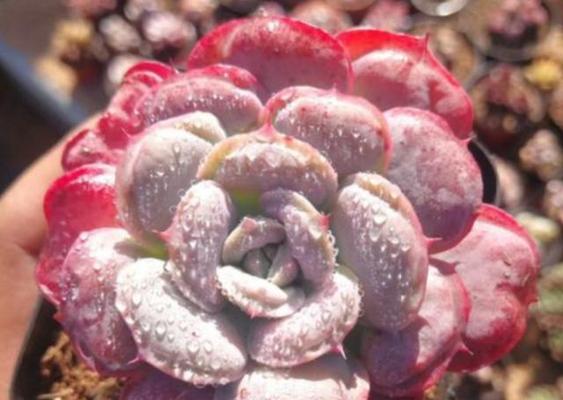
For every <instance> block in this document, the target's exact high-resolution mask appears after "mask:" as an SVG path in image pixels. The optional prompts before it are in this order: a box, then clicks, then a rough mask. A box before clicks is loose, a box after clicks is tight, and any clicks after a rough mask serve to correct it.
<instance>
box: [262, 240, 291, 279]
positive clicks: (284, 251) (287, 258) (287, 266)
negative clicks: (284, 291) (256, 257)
mask: <svg viewBox="0 0 563 400" xmlns="http://www.w3.org/2000/svg"><path fill="white" fill-rule="evenodd" d="M298 274H299V264H297V261H296V260H295V259H294V258H293V256H292V255H291V250H290V248H289V245H288V244H287V242H284V243H282V244H281V245H280V246H278V249H277V252H276V254H275V256H274V259H273V260H272V264H271V266H270V270H269V271H268V277H267V279H268V280H269V281H270V282H272V283H273V284H274V285H278V286H280V287H283V286H286V285H289V284H290V283H291V282H293V281H294V280H295V279H296V278H297V275H298Z"/></svg>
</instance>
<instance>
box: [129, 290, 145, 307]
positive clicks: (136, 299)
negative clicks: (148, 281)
mask: <svg viewBox="0 0 563 400" xmlns="http://www.w3.org/2000/svg"><path fill="white" fill-rule="evenodd" d="M141 301H142V298H141V293H139V292H135V293H133V295H132V296H131V303H133V307H139V306H140V305H141Z"/></svg>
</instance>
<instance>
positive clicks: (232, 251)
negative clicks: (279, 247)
mask: <svg viewBox="0 0 563 400" xmlns="http://www.w3.org/2000/svg"><path fill="white" fill-rule="evenodd" d="M284 239H285V229H284V227H283V225H282V224H280V223H279V222H278V221H276V220H274V219H271V218H264V217H248V216H247V217H244V218H243V219H242V221H241V222H240V223H239V224H238V226H237V227H236V228H235V229H233V231H232V232H231V233H230V234H229V236H228V237H227V239H226V240H225V244H224V246H223V256H222V259H223V264H239V263H240V262H241V261H242V259H243V258H244V256H245V255H246V254H247V253H248V252H249V251H251V250H256V249H260V248H262V247H264V246H266V245H267V244H270V243H271V244H275V243H280V242H281V241H283V240H284Z"/></svg>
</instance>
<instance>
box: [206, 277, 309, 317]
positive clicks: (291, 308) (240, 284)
mask: <svg viewBox="0 0 563 400" xmlns="http://www.w3.org/2000/svg"><path fill="white" fill-rule="evenodd" d="M217 284H218V285H219V287H220V288H221V292H222V293H223V296H225V298H226V299H228V300H229V302H230V303H232V304H234V305H236V306H237V307H239V308H240V309H241V310H243V311H244V312H245V313H246V314H248V315H249V316H250V317H251V318H255V317H261V318H283V317H287V316H288V315H291V314H293V313H294V312H295V311H297V310H299V308H301V306H302V305H303V303H305V293H304V292H303V289H301V288H295V287H289V288H284V289H280V288H279V287H278V286H276V285H274V284H273V283H271V282H269V281H267V280H266V279H262V278H259V277H256V276H253V275H250V274H247V273H246V272H243V271H241V270H240V269H238V268H235V267H231V266H226V267H222V268H219V269H218V270H217Z"/></svg>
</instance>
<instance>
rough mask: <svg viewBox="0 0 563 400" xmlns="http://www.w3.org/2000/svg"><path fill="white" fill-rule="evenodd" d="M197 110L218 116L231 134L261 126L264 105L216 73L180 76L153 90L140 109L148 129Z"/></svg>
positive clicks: (140, 105) (138, 109) (249, 93)
mask: <svg viewBox="0 0 563 400" xmlns="http://www.w3.org/2000/svg"><path fill="white" fill-rule="evenodd" d="M194 111H205V112H209V113H211V114H213V115H215V116H216V117H217V118H218V119H219V121H221V125H222V126H223V128H224V129H225V131H226V132H227V133H228V134H234V133H240V132H247V131H249V130H252V129H255V128H256V127H257V126H258V124H259V118H260V114H261V112H262V103H261V102H260V100H259V99H258V97H256V95H255V94H254V93H253V92H252V91H250V90H247V89H242V88H240V87H238V86H236V85H235V84H234V83H233V82H232V81H230V80H229V79H225V78H224V77H222V76H218V75H213V74H209V75H207V74H204V73H201V74H196V73H195V72H191V73H190V72H187V73H183V74H177V75H175V76H173V77H171V78H170V79H168V80H166V81H165V82H163V83H162V84H160V85H159V86H157V87H155V88H153V89H152V90H151V92H150V93H148V95H146V96H145V97H144V98H143V100H142V101H140V102H139V104H138V106H137V111H136V112H137V113H138V114H139V115H140V116H141V119H142V123H143V125H144V126H145V127H147V126H150V125H152V124H154V123H155V122H158V121H161V120H163V119H168V118H171V117H176V116H178V115H181V114H186V113H190V112H194Z"/></svg>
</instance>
